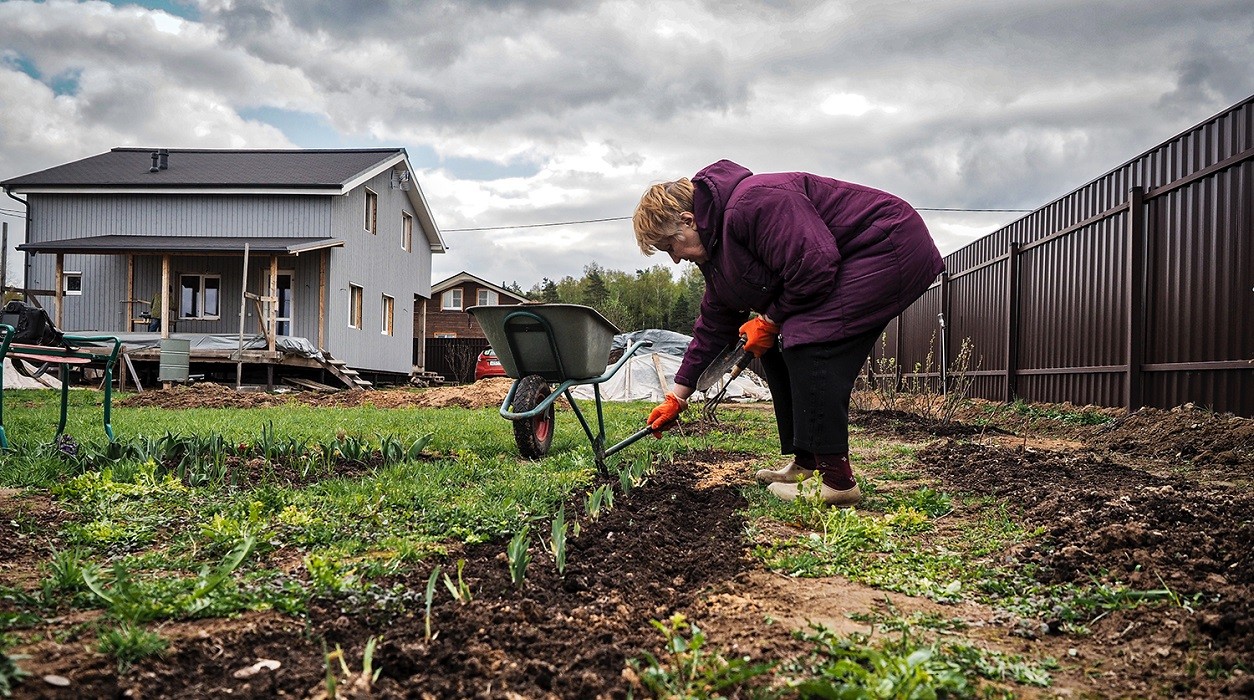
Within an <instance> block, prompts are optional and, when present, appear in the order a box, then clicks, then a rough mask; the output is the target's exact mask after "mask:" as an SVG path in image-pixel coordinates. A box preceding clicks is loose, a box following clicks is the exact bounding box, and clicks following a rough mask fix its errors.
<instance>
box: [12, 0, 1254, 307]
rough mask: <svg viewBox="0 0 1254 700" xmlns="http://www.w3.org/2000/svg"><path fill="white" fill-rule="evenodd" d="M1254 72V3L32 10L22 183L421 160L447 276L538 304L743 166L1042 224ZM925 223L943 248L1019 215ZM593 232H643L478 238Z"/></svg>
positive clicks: (976, 0)
mask: <svg viewBox="0 0 1254 700" xmlns="http://www.w3.org/2000/svg"><path fill="white" fill-rule="evenodd" d="M1251 66H1254V5H1251V3H1250V2H1249V0H1186V1H1180V0H1149V1H1148V2H1146V1H1145V0H1138V1H1136V2H1131V1H1122V0H1119V1H1100V0H909V1H906V2H898V1H896V0H891V1H890V0H881V1H874V2H873V1H871V0H862V1H861V2H858V1H852V0H843V1H833V0H814V1H810V0H717V1H715V0H689V1H687V2H644V1H639V0H618V1H602V0H461V1H460V2H459V1H456V0H413V1H411V2H405V1H402V0H391V1H385V0H165V1H156V0H152V1H147V2H140V3H122V2H113V3H108V2H98V1H92V2H70V1H62V0H50V1H49V2H26V1H22V0H10V1H7V2H0V179H5V178H9V177H13V176H16V175H21V174H25V173H28V172H33V171H36V170H40V169H43V168H47V167H50V166H53V165H58V164H60V163H64V162H68V161H71V160H74V159H77V158H82V157H85V156H89V155H93V154H96V153H101V152H104V151H107V150H109V149H110V148H113V147H116V146H141V147H171V148H178V147H184V148H186V147H211V148H276V147H292V148H351V147H377V146H400V147H404V148H405V149H406V150H407V151H408V153H409V158H410V161H411V162H412V164H413V165H414V167H415V168H416V169H417V171H418V173H417V175H418V181H419V184H420V185H421V187H422V188H423V191H424V192H425V194H426V196H427V199H428V201H429V202H430V204H431V206H432V208H433V210H434V214H435V218H436V221H437V222H438V223H439V225H440V227H441V228H442V229H443V230H444V237H445V240H446V241H447V242H448V244H449V248H450V250H449V252H448V253H447V254H445V255H442V256H436V259H435V263H434V270H433V274H434V276H435V279H437V280H438V279H441V278H443V277H447V276H449V275H451V274H454V273H456V272H458V271H461V270H466V271H469V272H471V273H473V274H476V275H479V276H481V277H484V278H487V279H488V280H491V281H494V282H505V283H511V282H517V283H518V284H520V285H521V286H522V287H523V288H529V287H531V286H532V285H533V284H535V283H537V282H539V281H540V280H541V279H542V278H544V277H550V278H553V279H558V278H561V277H563V276H565V275H574V276H578V275H580V274H581V273H582V270H583V268H584V266H585V265H587V264H588V263H591V262H596V263H598V264H600V265H602V266H603V267H607V268H610V269H619V270H627V271H632V270H635V269H639V268H643V267H648V266H650V265H654V264H659V263H663V262H664V263H666V264H669V261H668V260H667V259H665V258H663V257H657V256H655V257H654V258H645V257H643V256H641V255H640V253H639V251H638V250H637V249H636V248H635V246H634V243H633V240H632V235H631V228H630V222H628V221H625V220H622V219H621V218H619V217H628V216H630V214H631V212H632V209H633V208H634V206H635V203H636V201H638V199H639V196H640V193H641V192H642V191H643V189H644V188H645V187H646V186H647V185H649V184H651V183H653V182H657V181H660V180H670V179H675V178H677V177H681V176H687V175H691V174H693V173H694V172H696V171H697V170H699V169H700V168H701V167H703V166H704V165H706V164H708V163H710V162H712V161H714V160H718V159H719V158H730V159H732V160H735V161H738V162H740V163H741V164H743V165H745V166H746V167H748V168H750V169H751V170H754V171H757V172H766V171H777V170H809V171H812V172H818V173H822V174H825V175H830V176H832V177H836V178H840V179H845V180H851V181H854V182H860V183H863V184H867V185H871V186H874V187H879V188H881V189H886V190H889V191H892V192H895V193H897V194H900V195H902V196H904V197H905V198H906V199H907V200H909V201H910V202H912V203H913V204H915V205H916V206H918V207H929V208H950V209H1034V208H1036V207H1038V206H1040V205H1042V204H1044V203H1046V202H1048V201H1050V200H1052V199H1054V198H1056V197H1058V196H1061V195H1063V194H1065V193H1066V192H1068V191H1070V190H1071V189H1074V188H1075V187H1077V186H1079V185H1082V184H1083V183H1085V182H1087V181H1088V180H1091V179H1093V178H1094V177H1096V176H1098V175H1100V174H1102V173H1104V172H1106V171H1107V170H1110V169H1111V168H1114V167H1116V166H1118V165H1119V164H1121V163H1123V162H1124V161H1126V160H1128V159H1130V158H1132V157H1133V156H1136V155H1137V154H1139V153H1140V152H1142V151H1144V150H1146V149H1148V148H1150V147H1152V146H1154V145H1156V144H1157V143H1159V142H1161V141H1163V140H1165V139H1167V138H1169V137H1171V136H1173V135H1174V134H1176V133H1178V132H1180V131H1182V130H1184V129H1186V128H1188V127H1190V126H1192V125H1193V124H1195V123H1197V122H1199V121H1201V120H1203V119H1205V118H1207V117H1209V116H1210V115H1212V114H1214V113H1216V112H1218V111H1220V110H1222V109H1224V108H1225V107H1228V106H1230V105H1232V104H1234V103H1236V102H1238V101H1240V100H1242V99H1243V98H1245V97H1248V96H1249V95H1250V94H1251V93H1252V92H1254V69H1251ZM20 209H21V206H20V205H19V204H18V203H17V202H14V201H13V200H11V199H8V198H7V197H3V198H0V216H2V217H3V219H2V220H4V221H8V222H10V237H11V238H12V239H14V240H17V239H20V237H21V218H20V215H19V216H14V214H15V213H16V212H18V211H19V210H20ZM924 215H925V218H926V219H927V221H928V223H929V225H930V227H931V228H932V231H933V233H934V235H935V237H936V239H937V242H938V244H939V245H940V248H941V250H942V252H944V253H949V252H952V251H954V250H956V249H958V248H960V247H962V246H963V245H965V244H966V243H968V242H970V241H971V240H973V239H975V238H977V237H979V236H981V235H983V234H986V233H988V232H990V231H992V230H995V229H996V228H998V227H999V226H1001V225H1004V224H1005V223H1007V222H1009V221H1012V220H1013V219H1015V218H1017V217H1018V216H1020V215H1019V214H1015V213H1005V212H1001V213H998V212H924ZM592 219H618V220H612V221H604V222H598V223H584V224H575V225H563V226H551V227H540V228H501V229H498V230H490V231H465V230H461V231H459V230H458V229H474V228H485V227H517V226H525V225H534V224H546V223H553V222H568V221H586V220H592Z"/></svg>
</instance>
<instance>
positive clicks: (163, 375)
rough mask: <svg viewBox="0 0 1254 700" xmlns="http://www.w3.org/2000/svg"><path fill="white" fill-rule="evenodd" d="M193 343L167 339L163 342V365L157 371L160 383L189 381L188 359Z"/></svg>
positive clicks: (180, 339)
mask: <svg viewBox="0 0 1254 700" xmlns="http://www.w3.org/2000/svg"><path fill="white" fill-rule="evenodd" d="M191 350H192V341H190V340H188V339H186V338H165V339H163V340H162V341H161V363H160V365H158V369H157V381H159V382H185V381H187V358H188V355H189V354H190V353H191Z"/></svg>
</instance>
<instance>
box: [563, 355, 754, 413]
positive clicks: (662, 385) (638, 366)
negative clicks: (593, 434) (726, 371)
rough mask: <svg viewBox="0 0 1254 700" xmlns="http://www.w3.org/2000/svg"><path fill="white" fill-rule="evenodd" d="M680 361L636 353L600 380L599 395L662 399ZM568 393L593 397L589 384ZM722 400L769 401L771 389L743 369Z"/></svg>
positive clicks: (698, 396)
mask: <svg viewBox="0 0 1254 700" xmlns="http://www.w3.org/2000/svg"><path fill="white" fill-rule="evenodd" d="M682 360H683V358H681V357H677V356H675V355H668V354H664V353H638V354H636V355H635V356H633V357H632V358H631V359H630V360H628V361H627V363H626V364H624V365H623V366H622V367H620V368H619V370H618V372H617V373H615V374H614V376H613V377H610V378H609V379H607V380H606V381H604V382H602V383H601V385H600V387H601V398H602V399H603V400H605V401H661V400H662V399H664V398H666V392H668V391H670V390H671V387H672V386H674V384H675V373H676V372H678V371H679V364H680V362H681V361H682ZM607 369H608V368H607ZM724 380H726V376H724ZM719 386H720V385H719V384H715V385H714V386H713V387H711V388H710V389H709V393H710V394H714V393H715V392H717V391H718V388H719ZM570 393H571V394H572V395H574V397H575V398H577V399H591V398H593V393H592V385H591V384H580V385H577V386H574V387H571V390H570ZM688 400H689V402H692V403H696V402H699V401H704V400H705V394H704V393H702V392H700V391H698V392H697V393H695V394H693V395H692V398H690V399H688ZM723 400H724V401H770V400H771V390H770V389H768V388H767V387H766V382H765V381H763V380H762V379H761V378H760V377H758V376H757V375H756V374H754V373H752V372H750V371H748V370H745V371H744V372H743V373H742V374H741V375H740V376H739V377H737V378H736V381H734V382H732V383H731V386H729V387H727V393H726V394H724V398H723Z"/></svg>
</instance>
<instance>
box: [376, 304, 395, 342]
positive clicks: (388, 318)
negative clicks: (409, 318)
mask: <svg viewBox="0 0 1254 700" xmlns="http://www.w3.org/2000/svg"><path fill="white" fill-rule="evenodd" d="M395 307H396V300H395V299H393V298H392V297H390V296H388V295H386V294H384V295H383V313H382V315H381V317H380V323H379V328H380V331H379V332H380V333H382V334H383V335H392V310H393V309H394V308H395Z"/></svg>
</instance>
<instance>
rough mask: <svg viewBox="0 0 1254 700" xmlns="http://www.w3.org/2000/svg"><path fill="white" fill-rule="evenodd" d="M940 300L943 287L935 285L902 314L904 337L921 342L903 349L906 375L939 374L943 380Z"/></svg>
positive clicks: (899, 358) (902, 362)
mask: <svg viewBox="0 0 1254 700" xmlns="http://www.w3.org/2000/svg"><path fill="white" fill-rule="evenodd" d="M940 300H941V290H940V287H939V286H933V287H932V288H931V289H929V290H927V291H926V292H924V293H923V297H922V298H921V299H919V300H918V301H917V302H915V303H914V305H913V306H911V307H910V308H909V309H907V310H906V312H905V313H903V314H902V315H901V333H902V337H904V338H915V339H921V342H912V343H910V344H909V345H902V346H901V348H900V350H901V352H900V354H899V355H898V356H897V357H898V362H899V363H900V365H901V372H902V373H903V374H905V375H909V374H920V373H921V374H931V373H935V374H936V376H937V377H938V378H939V377H940V321H939V319H938V317H937V315H938V314H939V313H940V308H941V307H940ZM890 325H891V324H890ZM894 340H896V339H894ZM938 386H939V385H938Z"/></svg>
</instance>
